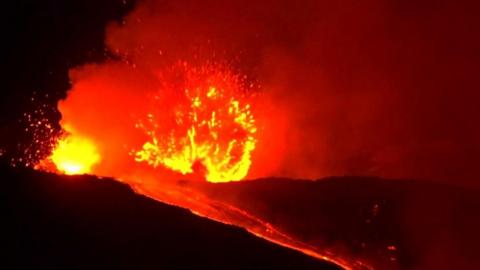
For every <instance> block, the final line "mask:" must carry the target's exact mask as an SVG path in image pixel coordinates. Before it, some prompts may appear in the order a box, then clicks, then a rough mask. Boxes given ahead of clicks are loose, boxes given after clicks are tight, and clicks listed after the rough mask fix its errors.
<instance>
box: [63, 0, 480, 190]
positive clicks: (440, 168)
mask: <svg viewBox="0 0 480 270" xmlns="http://www.w3.org/2000/svg"><path fill="white" fill-rule="evenodd" d="M475 5H476V4H475V3H473V2H472V3H470V2H467V1H464V2H458V1H442V2H430V1H417V2H415V3H406V2H402V1H393V0H392V1H386V0H368V1H362V2H358V1H353V0H343V1H334V2H332V1H314V0H311V1H310V0H305V1H273V0H266V1H213V0H210V1H193V0H190V1H189V0H186V1H160V0H158V1H152V0H147V1H140V2H139V3H138V4H137V7H136V8H135V10H134V11H133V12H132V13H130V14H129V15H128V16H127V17H126V18H125V19H124V21H123V22H121V23H111V24H110V25H109V26H108V27H107V36H106V44H107V47H108V48H109V49H110V50H111V51H112V52H114V53H115V54H116V55H118V56H119V57H120V58H121V59H124V60H125V61H126V62H127V63H129V66H130V67H132V66H133V67H134V68H135V69H136V70H137V72H138V70H155V69H156V68H161V67H162V66H165V65H168V64H170V63H173V62H175V61H177V60H178V59H186V60H189V61H199V62H201V61H204V60H209V59H218V60H220V61H228V62H231V63H232V65H234V66H235V68H236V69H238V70H239V71H240V72H242V73H244V74H246V75H247V76H248V77H249V78H250V80H252V81H254V82H256V83H258V84H260V85H261V90H260V96H261V101H259V104H260V105H259V107H260V111H261V112H260V113H259V115H260V119H259V122H260V123H262V124H263V132H261V133H260V135H259V136H260V138H259V144H258V148H257V151H256V152H255V155H254V156H253V165H252V169H251V173H250V174H249V177H251V178H254V177H264V176H271V175H277V176H288V177H298V178H319V177H323V176H327V175H347V174H348V175H352V174H355V175H378V176H384V177H394V178H404V177H408V178H427V179H443V180H453V181H457V182H458V183H460V184H474V185H477V183H475V182H474V181H473V180H474V179H475V177H477V176H478V172H477V169H476V163H477V161H478V156H479V154H480V139H479V138H480V128H479V126H478V124H477V123H478V120H477V118H478V116H479V115H480V107H479V106H478V100H479V98H480V94H479V92H478V89H479V83H478V79H477V78H476V77H477V76H476V75H477V71H478V63H479V61H478V60H480V59H479V54H478V52H477V48H479V47H480V41H479V37H480V35H479V33H478V30H475V29H478V27H476V26H478V23H477V22H476V21H477V19H476V16H475V14H474V10H475ZM107 65H109V64H107ZM95 68H98V69H99V70H104V69H108V70H110V67H108V68H105V67H104V66H103V67H102V66H100V67H93V69H95ZM91 69H92V68H89V69H87V70H88V72H92V70H91ZM78 72H79V73H83V72H85V71H82V70H80V71H78ZM112 72H114V71H112ZM115 72H117V71H115ZM118 72H120V73H121V74H123V72H125V71H122V70H120V71H118ZM93 73H95V71H94V72H93ZM83 76H87V78H88V75H85V74H84V75H83ZM95 76H100V75H95ZM131 76H134V75H131ZM142 76H143V75H142ZM80 77H81V76H80ZM122 77H123V76H122ZM127 78H128V77H127ZM134 81H135V79H133V80H132V82H131V83H133V84H135V83H134ZM144 84H148V80H141V83H140V85H144ZM146 88H148V87H146ZM74 89H75V86H74ZM131 89H136V90H135V91H139V92H141V91H143V90H142V89H141V88H140V87H134V88H131ZM73 91H74V90H73ZM73 91H72V92H73ZM128 91H130V90H128ZM145 91H148V90H145ZM127 95H130V93H128V94H127ZM67 102H68V99H67ZM117 105H119V106H121V104H117ZM460 178H461V179H465V180H457V179H460Z"/></svg>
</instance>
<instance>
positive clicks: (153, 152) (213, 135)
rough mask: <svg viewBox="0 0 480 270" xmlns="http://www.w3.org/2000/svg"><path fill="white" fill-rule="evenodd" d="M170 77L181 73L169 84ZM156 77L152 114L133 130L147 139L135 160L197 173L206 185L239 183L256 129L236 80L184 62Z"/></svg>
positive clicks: (249, 108) (251, 147)
mask: <svg viewBox="0 0 480 270" xmlns="http://www.w3.org/2000/svg"><path fill="white" fill-rule="evenodd" d="M170 72H171V73H173V74H175V75H178V74H181V75H182V76H183V81H182V82H181V83H180V84H173V83H171V82H172V80H170V76H171V74H170ZM160 77H161V81H162V88H161V93H159V95H157V96H155V98H154V100H155V103H154V107H155V108H157V109H156V110H155V109H154V110H153V111H152V112H151V113H149V114H148V117H147V120H146V122H142V123H140V124H138V125H137V127H139V128H141V129H143V130H144V131H145V133H146V134H147V135H148V137H149V140H148V141H147V142H145V143H144V144H143V146H142V149H140V150H138V151H136V152H135V160H136V161H138V162H146V163H148V164H149V165H151V166H153V167H157V166H160V165H162V166H164V167H166V168H168V169H171V170H173V171H176V172H179V173H181V174H183V175H186V174H192V173H200V174H201V175H203V177H204V178H205V179H206V180H208V181H210V182H227V181H238V180H241V179H243V178H244V177H245V176H246V175H247V173H248V170H249V168H250V165H251V159H250V154H251V152H252V151H253V150H254V149H255V145H256V139H255V137H254V136H255V133H256V131H257V128H256V126H255V119H254V116H253V114H252V112H251V105H250V104H249V103H248V102H247V101H246V99H247V98H246V97H245V96H244V95H243V93H242V92H244V89H243V88H242V83H241V81H240V80H239V78H238V76H235V75H234V74H231V73H230V72H227V71H225V70H222V69H221V68H218V67H215V66H209V65H207V66H202V67H199V68H195V67H190V66H188V65H187V64H185V63H183V64H180V65H177V66H175V67H173V69H172V70H169V71H167V72H166V73H165V74H161V75H160ZM158 109H160V110H158ZM168 114H170V115H169V116H170V118H169V119H165V115H168Z"/></svg>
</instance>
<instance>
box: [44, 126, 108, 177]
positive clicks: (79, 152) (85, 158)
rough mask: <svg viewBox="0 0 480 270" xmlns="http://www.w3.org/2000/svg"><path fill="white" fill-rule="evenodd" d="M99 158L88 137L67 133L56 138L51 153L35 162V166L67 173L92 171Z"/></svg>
mask: <svg viewBox="0 0 480 270" xmlns="http://www.w3.org/2000/svg"><path fill="white" fill-rule="evenodd" d="M100 160H101V157H100V154H99V153H98V151H97V149H96V146H95V144H94V143H93V142H92V141H90V140H89V139H86V138H82V137H79V136H75V135H67V136H64V137H61V138H59V139H58V142H57V145H56V147H55V148H54V149H53V152H52V154H51V155H50V156H49V157H48V158H47V159H45V160H43V161H41V162H40V163H39V164H37V168H40V169H44V170H47V171H55V172H59V173H63V174H67V175H75V174H87V173H93V166H94V165H95V164H97V163H99V162H100Z"/></svg>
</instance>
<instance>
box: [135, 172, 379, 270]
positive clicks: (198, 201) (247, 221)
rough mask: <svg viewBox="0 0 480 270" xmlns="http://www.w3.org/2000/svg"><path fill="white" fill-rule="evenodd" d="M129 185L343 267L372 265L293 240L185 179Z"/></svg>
mask: <svg viewBox="0 0 480 270" xmlns="http://www.w3.org/2000/svg"><path fill="white" fill-rule="evenodd" d="M131 186H132V188H133V189H134V190H135V191H136V192H137V193H139V194H143V195H145V196H147V197H150V198H152V199H154V200H157V201H160V202H163V203H167V204H170V205H174V206H179V207H182V208H185V209H187V210H189V211H191V212H192V213H194V214H196V215H198V216H202V217H206V218H209V219H212V220H215V221H218V222H221V223H224V224H229V225H234V226H237V227H241V228H244V229H246V230H247V231H248V232H250V233H252V234H253V235H255V236H257V237H260V238H263V239H265V240H267V241H270V242H273V243H275V244H278V245H280V246H284V247H287V248H290V249H294V250H297V251H300V252H302V253H304V254H306V255H308V256H311V257H314V258H317V259H321V260H325V261H329V262H332V263H334V264H336V265H339V266H341V267H342V268H344V269H372V268H371V267H369V266H368V265H366V264H364V263H362V262H360V261H355V262H348V261H347V260H344V259H341V258H338V256H335V255H333V254H331V253H329V252H328V251H323V252H322V251H320V250H319V249H318V248H316V247H312V246H309V245H307V244H305V243H303V242H300V241H297V240H295V239H293V238H292V237H290V236H288V235H287V234H284V233H282V232H280V231H279V230H278V229H276V228H275V227H274V226H272V225H271V224H270V223H268V222H265V221H263V220H261V219H260V218H257V217H255V216H253V215H251V214H249V213H248V212H246V211H244V210H242V209H239V208H237V207H234V206H232V205H229V204H226V203H223V202H220V201H216V200H212V199H210V198H208V197H207V196H205V195H203V194H202V193H201V192H199V191H197V190H193V189H191V188H189V187H188V184H187V183H184V182H182V183H181V184H179V183H171V184H170V185H168V187H167V186H165V185H161V186H160V185H156V184H152V182H151V181H150V182H149V184H148V185H145V182H142V183H141V184H138V185H136V184H131Z"/></svg>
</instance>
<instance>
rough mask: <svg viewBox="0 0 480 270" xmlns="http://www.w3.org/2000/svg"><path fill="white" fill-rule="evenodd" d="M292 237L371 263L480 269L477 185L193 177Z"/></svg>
mask: <svg viewBox="0 0 480 270" xmlns="http://www.w3.org/2000/svg"><path fill="white" fill-rule="evenodd" d="M198 188H200V189H202V190H203V191H204V192H205V193H206V194H208V196H209V197H211V198H214V199H215V198H216V199H217V200H220V201H223V202H227V203H229V204H231V205H234V206H238V207H241V208H242V209H245V210H247V211H248V212H249V213H251V214H253V215H256V216H258V217H262V219H264V220H265V221H267V222H270V223H272V224H273V225H274V226H275V227H277V228H278V229H280V230H283V232H286V233H288V234H289V235H291V236H294V237H295V238H296V239H298V240H301V241H304V242H306V243H309V244H311V245H313V246H317V247H319V248H323V249H324V248H327V249H329V250H331V251H333V253H334V254H337V255H340V256H341V255H345V254H348V256H347V257H351V258H360V259H363V260H364V261H367V262H369V263H370V264H371V265H373V266H375V268H377V269H480V248H479V244H480V190H478V189H473V188H470V189H469V188H462V187H457V186H452V185H448V184H442V183H438V182H433V181H432V182H428V181H413V180H388V179H379V178H366V177H336V178H327V179H322V180H318V181H306V180H291V179H264V180H255V181H242V182H238V183H225V184H215V185H212V184H201V185H200V186H198Z"/></svg>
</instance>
